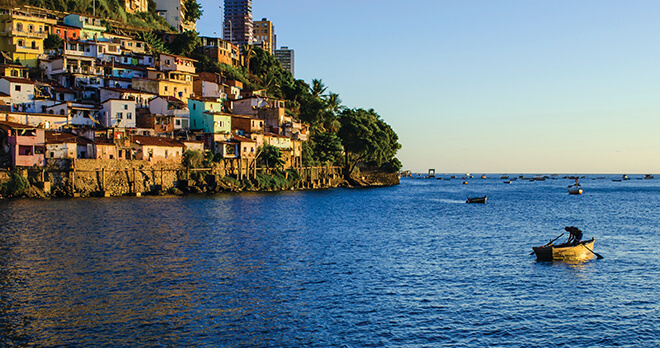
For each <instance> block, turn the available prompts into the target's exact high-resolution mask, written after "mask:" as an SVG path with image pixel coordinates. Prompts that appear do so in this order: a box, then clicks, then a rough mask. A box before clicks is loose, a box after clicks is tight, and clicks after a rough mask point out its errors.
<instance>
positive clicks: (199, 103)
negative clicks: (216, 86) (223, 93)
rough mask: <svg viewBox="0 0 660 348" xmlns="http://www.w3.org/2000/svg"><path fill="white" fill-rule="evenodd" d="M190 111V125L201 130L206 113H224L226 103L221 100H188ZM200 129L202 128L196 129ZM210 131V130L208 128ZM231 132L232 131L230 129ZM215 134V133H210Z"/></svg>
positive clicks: (194, 98)
mask: <svg viewBox="0 0 660 348" xmlns="http://www.w3.org/2000/svg"><path fill="white" fill-rule="evenodd" d="M188 110H189V111H190V123H191V125H192V127H193V128H195V129H201V128H202V127H203V124H204V118H205V117H206V116H204V113H205V112H207V111H208V112H223V111H225V110H224V101H223V100H222V99H219V98H201V97H193V98H190V99H188ZM196 127H200V128H196ZM207 129H208V128H207ZM230 130H231V129H230ZM209 133H215V132H209Z"/></svg>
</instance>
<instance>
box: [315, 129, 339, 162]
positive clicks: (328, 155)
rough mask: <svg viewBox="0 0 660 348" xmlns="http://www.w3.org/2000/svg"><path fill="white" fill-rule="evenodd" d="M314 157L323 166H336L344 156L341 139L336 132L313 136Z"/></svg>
mask: <svg viewBox="0 0 660 348" xmlns="http://www.w3.org/2000/svg"><path fill="white" fill-rule="evenodd" d="M310 142H311V143H312V148H313V153H314V157H316V159H317V160H318V161H319V162H320V163H322V164H330V165H332V164H335V163H336V162H337V161H339V159H341V155H342V150H343V148H342V146H341V139H339V137H338V136H337V134H336V133H334V132H324V133H320V134H315V135H314V136H312V138H311V141H310Z"/></svg>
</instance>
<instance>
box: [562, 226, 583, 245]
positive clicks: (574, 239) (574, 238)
mask: <svg viewBox="0 0 660 348" xmlns="http://www.w3.org/2000/svg"><path fill="white" fill-rule="evenodd" d="M564 230H565V231H566V232H568V233H569V236H568V241H567V242H566V243H567V244H571V245H577V244H578V243H580V240H582V231H581V230H580V229H579V228H577V227H575V226H570V227H569V226H566V227H564Z"/></svg>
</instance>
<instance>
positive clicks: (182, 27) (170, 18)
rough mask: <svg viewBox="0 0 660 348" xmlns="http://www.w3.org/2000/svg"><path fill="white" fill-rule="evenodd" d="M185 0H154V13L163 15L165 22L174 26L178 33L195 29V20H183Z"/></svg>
mask: <svg viewBox="0 0 660 348" xmlns="http://www.w3.org/2000/svg"><path fill="white" fill-rule="evenodd" d="M184 2H185V0H156V8H157V9H156V13H158V15H160V16H161V17H164V18H165V20H166V21H167V23H169V24H170V25H171V26H173V27H174V28H176V30H177V31H178V32H179V33H183V32H184V31H188V30H197V22H188V21H186V20H184V18H183V13H184V11H185V8H186V7H185V5H184Z"/></svg>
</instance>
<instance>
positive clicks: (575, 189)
mask: <svg viewBox="0 0 660 348" xmlns="http://www.w3.org/2000/svg"><path fill="white" fill-rule="evenodd" d="M568 193H569V194H572V195H581V194H582V186H580V183H578V179H575V185H569V186H568Z"/></svg>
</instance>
